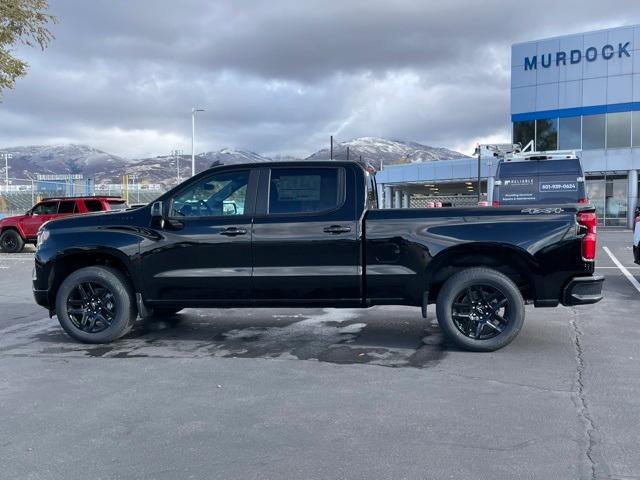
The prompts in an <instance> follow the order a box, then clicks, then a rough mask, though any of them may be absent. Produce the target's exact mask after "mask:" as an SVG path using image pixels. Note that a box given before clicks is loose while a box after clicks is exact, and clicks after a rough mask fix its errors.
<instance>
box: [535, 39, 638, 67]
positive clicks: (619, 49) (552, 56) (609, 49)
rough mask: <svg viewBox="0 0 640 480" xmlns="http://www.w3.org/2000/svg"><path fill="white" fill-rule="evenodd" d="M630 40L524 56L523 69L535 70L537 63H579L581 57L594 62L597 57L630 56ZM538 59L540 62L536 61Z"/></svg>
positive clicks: (606, 58) (605, 58)
mask: <svg viewBox="0 0 640 480" xmlns="http://www.w3.org/2000/svg"><path fill="white" fill-rule="evenodd" d="M630 49H631V42H626V43H618V45H617V46H614V45H611V44H607V45H605V46H604V47H602V48H596V47H589V48H587V49H586V50H584V52H583V51H582V50H571V51H569V52H565V51H559V52H555V53H544V54H542V55H539V56H538V55H534V56H532V57H524V70H525V71H527V70H537V69H538V64H539V65H540V66H541V67H542V68H549V67H550V66H551V65H552V64H555V66H556V67H559V66H560V65H567V63H568V64H570V65H574V64H576V63H580V62H581V61H582V59H585V60H586V61H587V62H595V61H596V60H597V59H598V57H601V58H603V59H604V60H611V59H612V58H614V57H617V58H622V57H631V52H629V50H630ZM538 60H540V62H538Z"/></svg>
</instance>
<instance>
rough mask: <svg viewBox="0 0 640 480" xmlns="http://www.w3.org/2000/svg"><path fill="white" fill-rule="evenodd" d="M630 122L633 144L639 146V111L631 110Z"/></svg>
mask: <svg viewBox="0 0 640 480" xmlns="http://www.w3.org/2000/svg"><path fill="white" fill-rule="evenodd" d="M631 122H632V125H633V132H632V135H633V137H632V139H633V146H634V147H640V112H633V115H632V116H631Z"/></svg>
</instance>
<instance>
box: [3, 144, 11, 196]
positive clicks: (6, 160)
mask: <svg viewBox="0 0 640 480" xmlns="http://www.w3.org/2000/svg"><path fill="white" fill-rule="evenodd" d="M2 156H3V157H4V188H5V192H8V191H9V159H10V158H13V155H11V154H10V153H3V154H2Z"/></svg>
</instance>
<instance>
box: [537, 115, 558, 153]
mask: <svg viewBox="0 0 640 480" xmlns="http://www.w3.org/2000/svg"><path fill="white" fill-rule="evenodd" d="M557 149H558V119H557V118H548V119H544V120H536V150H537V151H539V152H544V151H547V150H557Z"/></svg>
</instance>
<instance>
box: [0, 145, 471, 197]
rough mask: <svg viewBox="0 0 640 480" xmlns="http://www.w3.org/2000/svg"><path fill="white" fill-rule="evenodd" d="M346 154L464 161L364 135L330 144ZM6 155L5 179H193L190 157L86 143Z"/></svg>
mask: <svg viewBox="0 0 640 480" xmlns="http://www.w3.org/2000/svg"><path fill="white" fill-rule="evenodd" d="M347 147H349V156H350V158H351V159H353V160H356V159H358V158H359V157H360V156H362V159H363V160H365V161H366V162H368V163H370V164H372V165H374V166H376V167H378V168H379V167H380V163H381V162H382V163H384V165H392V164H398V163H411V162H429V161H438V160H446V159H450V158H461V157H464V156H465V155H463V154H462V153H459V152H454V151H452V150H448V149H446V148H436V147H430V146H427V145H422V144H419V143H415V142H405V141H399V140H387V139H384V138H375V137H362V138H356V139H353V140H349V141H346V142H342V143H336V144H334V152H333V158H334V159H335V160H345V159H346V158H347ZM1 153H10V154H12V156H13V158H12V159H11V160H10V162H9V166H10V169H9V176H10V177H12V178H24V179H28V178H30V177H34V176H35V175H36V174H39V173H40V174H82V175H84V177H85V178H93V179H94V180H95V182H96V183H117V184H119V183H121V182H122V176H123V175H135V176H136V177H137V178H138V179H139V180H140V181H144V182H148V183H160V184H164V185H166V186H169V185H175V183H176V179H177V177H178V164H179V166H180V177H181V178H182V179H186V178H188V177H190V176H191V155H184V154H183V155H179V156H177V157H175V156H170V155H166V156H158V157H151V158H141V159H134V160H127V159H124V158H122V157H118V156H116V155H111V154H109V153H106V152H103V151H102V150H98V149H96V148H93V147H89V146H87V145H54V146H32V147H14V148H7V149H4V150H0V154H1ZM329 157H330V152H329V149H328V148H325V149H322V150H319V151H317V152H316V153H314V154H313V155H311V156H309V157H307V160H328V159H329ZM270 160H271V159H270V158H267V157H265V156H262V155H260V154H258V153H255V152H251V151H248V150H241V149H233V148H223V149H222V150H216V151H211V152H205V153H201V154H198V155H196V171H197V172H201V171H202V170H205V169H207V168H209V167H210V166H211V165H214V164H224V165H236V164H242V163H260V162H267V161H270ZM274 160H278V161H290V160H298V159H296V158H295V157H291V156H287V155H276V156H274ZM0 175H2V176H4V162H0Z"/></svg>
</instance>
